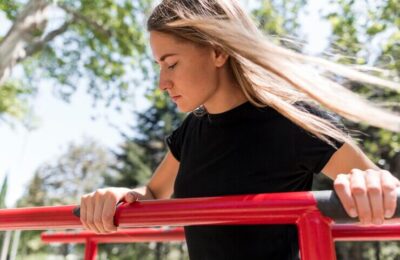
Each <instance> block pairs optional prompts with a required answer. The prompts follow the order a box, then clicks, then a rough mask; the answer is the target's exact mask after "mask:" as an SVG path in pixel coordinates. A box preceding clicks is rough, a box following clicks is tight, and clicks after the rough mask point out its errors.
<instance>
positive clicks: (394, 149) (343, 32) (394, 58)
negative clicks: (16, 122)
mask: <svg viewBox="0 0 400 260" xmlns="http://www.w3.org/2000/svg"><path fill="white" fill-rule="evenodd" d="M331 4H332V5H333V8H332V10H337V11H334V12H331V13H329V14H328V15H326V16H325V17H326V19H328V20H329V21H330V22H331V25H332V29H333V34H332V36H331V38H330V42H331V48H334V49H336V48H338V47H339V53H340V54H344V55H346V56H348V57H350V58H348V57H343V56H342V57H341V58H340V59H339V60H338V61H339V62H342V63H345V64H349V63H351V64H352V63H354V62H355V61H356V62H357V61H360V62H358V63H359V64H367V63H368V64H372V65H374V66H377V67H380V68H384V69H386V70H388V71H389V74H388V75H382V74H379V73H378V74H377V73H376V72H375V74H377V75H378V76H389V75H390V76H392V78H394V77H396V76H399V69H400V61H399V58H400V47H399V42H400V30H399V26H398V25H399V15H398V10H399V9H398V8H400V2H399V1H390V0H389V1H377V2H373V3H372V2H371V3H370V6H368V5H367V2H362V1H354V0H341V1H331ZM356 4H357V6H356ZM363 4H364V5H363ZM365 14H366V15H365ZM387 35H389V36H387ZM377 42H378V43H379V44H375V45H373V44H374V43H377ZM371 57H377V58H376V59H371ZM348 85H349V87H350V89H352V90H353V91H356V92H358V93H359V94H361V95H363V96H365V97H366V98H368V99H370V100H372V101H374V102H381V103H384V104H389V103H391V104H396V103H397V104H399V101H400V93H396V92H394V91H390V90H382V89H378V88H371V86H367V85H364V84H359V83H357V84H356V83H354V82H349V84H348ZM388 107H390V106H388ZM393 110H397V111H400V110H399V107H397V108H396V106H393ZM346 125H347V126H348V128H350V129H357V130H359V131H361V132H362V134H360V135H359V136H358V138H359V139H361V142H360V146H361V148H362V149H363V151H364V152H365V153H366V154H367V155H368V157H369V158H371V159H372V160H373V161H374V162H375V163H376V164H377V165H378V166H379V167H381V168H383V169H386V170H389V171H391V172H392V173H393V174H395V175H397V176H398V177H400V166H399V165H398V160H399V158H400V147H399V140H400V133H394V132H390V131H387V130H383V129H377V128H375V127H369V126H367V125H365V124H355V123H352V122H349V121H346ZM321 183H323V182H322V181H321V182H320V183H316V184H315V186H322V185H327V183H328V185H329V182H325V184H321ZM325 187H326V186H325ZM399 248H400V247H399V245H398V243H383V242H357V243H349V242H341V243H337V246H336V249H337V250H336V251H337V253H338V259H397V258H396V257H398V252H399Z"/></svg>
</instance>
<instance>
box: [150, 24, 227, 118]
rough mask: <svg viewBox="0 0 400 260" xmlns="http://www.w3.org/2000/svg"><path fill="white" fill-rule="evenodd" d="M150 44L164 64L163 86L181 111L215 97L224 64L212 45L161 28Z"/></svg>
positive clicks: (160, 84)
mask: <svg viewBox="0 0 400 260" xmlns="http://www.w3.org/2000/svg"><path fill="white" fill-rule="evenodd" d="M150 45H151V48H152V52H153V56H154V58H155V61H156V62H157V63H158V65H159V66H160V82H159V87H160V89H161V90H165V91H167V92H168V94H169V96H170V97H171V99H172V100H173V101H174V102H175V103H176V105H177V107H178V109H179V110H180V111H181V112H189V111H192V110H194V109H195V108H197V107H199V106H200V105H206V103H207V101H209V100H210V99H212V97H213V96H214V94H215V93H216V91H217V90H218V86H219V77H218V69H219V67H221V66H222V65H223V64H222V65H221V60H220V59H221V57H220V58H218V57H216V56H215V51H214V50H213V49H212V48H206V47H199V46H197V45H195V44H193V43H190V42H184V41H178V39H177V38H176V37H174V36H172V35H170V34H167V33H162V32H158V31H151V32H150ZM225 61H226V59H225ZM224 63H225V62H224Z"/></svg>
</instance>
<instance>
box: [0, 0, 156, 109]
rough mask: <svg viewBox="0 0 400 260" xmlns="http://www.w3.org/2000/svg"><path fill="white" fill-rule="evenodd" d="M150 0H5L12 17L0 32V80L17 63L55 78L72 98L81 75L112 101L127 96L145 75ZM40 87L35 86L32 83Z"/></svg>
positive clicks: (98, 96)
mask: <svg viewBox="0 0 400 260" xmlns="http://www.w3.org/2000/svg"><path fill="white" fill-rule="evenodd" d="M151 3H152V1H151V0H138V1H129V0H122V1H116V0H91V1H87V0H78V1H75V0H74V1H72V0H63V1H47V0H29V1H28V2H27V3H26V4H25V5H23V4H21V2H20V1H16V0H6V1H2V2H1V4H0V11H3V12H4V13H5V14H6V16H7V18H8V20H9V21H12V22H13V25H12V27H11V28H10V29H9V31H8V32H7V34H6V35H5V36H4V37H2V38H0V86H1V85H4V84H5V83H6V82H7V80H8V79H9V76H10V74H11V71H12V69H13V68H14V67H15V66H16V65H17V64H22V65H23V70H24V72H25V77H31V78H33V82H36V83H37V82H39V79H41V78H46V79H53V80H54V82H55V85H56V86H57V88H56V92H57V93H58V95H59V96H60V97H62V98H63V99H65V100H68V98H69V97H70V95H71V94H72V93H74V91H75V90H76V88H77V87H78V85H79V82H80V79H81V78H82V77H84V78H87V79H88V81H89V84H88V85H89V86H88V89H87V91H88V93H90V94H91V95H92V96H93V98H94V99H95V100H104V101H105V102H106V103H107V104H108V105H110V104H111V102H112V101H113V100H114V99H118V100H125V99H126V98H127V97H128V96H129V94H131V93H130V92H129V90H130V89H131V88H134V87H138V86H140V82H142V81H143V79H144V78H146V77H147V73H148V66H149V65H148V63H147V64H146V61H148V60H149V59H148V58H147V56H148V53H145V47H144V46H145V40H144V30H143V28H142V24H143V22H144V19H145V15H146V14H148V12H149V10H150V7H151ZM32 87H37V86H32Z"/></svg>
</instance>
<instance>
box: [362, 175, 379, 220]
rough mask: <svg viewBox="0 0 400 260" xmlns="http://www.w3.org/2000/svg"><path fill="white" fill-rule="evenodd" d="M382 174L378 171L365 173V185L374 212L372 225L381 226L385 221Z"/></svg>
mask: <svg viewBox="0 0 400 260" xmlns="http://www.w3.org/2000/svg"><path fill="white" fill-rule="evenodd" d="M380 176H381V174H380V172H379V171H376V170H367V171H365V183H366V186H367V193H368V198H369V205H370V207H371V211H372V223H374V224H375V225H380V224H382V223H383V221H384V214H383V198H382V188H381V177H380Z"/></svg>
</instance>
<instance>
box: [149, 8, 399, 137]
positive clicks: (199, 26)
mask: <svg viewBox="0 0 400 260" xmlns="http://www.w3.org/2000/svg"><path fill="white" fill-rule="evenodd" d="M147 29H148V30H149V31H152V30H155V31H160V32H166V33H170V34H172V35H174V36H176V37H178V38H181V39H184V40H188V41H191V42H193V43H195V44H200V45H204V46H211V47H213V48H221V49H222V50H224V51H225V52H227V53H228V54H229V55H230V58H229V62H230V68H231V70H232V72H233V74H234V76H235V79H236V81H237V82H238V84H239V85H240V87H241V89H242V91H243V92H244V94H245V95H246V97H247V99H248V100H249V101H250V102H251V103H252V104H254V105H255V106H258V107H266V106H270V107H272V108H274V109H276V110H277V111H278V112H279V113H281V114H282V115H283V116H285V117H286V118H288V119H289V120H291V121H292V122H294V123H295V124H297V125H298V126H300V127H302V128H303V129H305V130H307V131H309V132H311V133H312V134H314V135H315V136H317V137H318V138H320V139H322V140H324V141H326V142H327V143H329V144H331V145H334V144H333V142H332V141H331V140H332V138H333V139H335V140H338V141H341V142H347V143H354V142H353V139H352V138H351V137H350V136H349V135H348V134H346V133H344V132H343V131H341V130H340V129H338V128H337V127H336V126H335V125H334V124H332V123H331V122H330V121H328V120H326V119H324V118H321V117H319V116H316V115H314V114H311V113H309V112H308V111H307V110H305V109H301V107H299V106H296V105H295V103H297V102H299V101H306V102H308V103H314V104H316V105H320V106H323V107H325V108H326V109H329V110H331V111H333V112H335V113H337V114H339V115H341V116H343V117H345V118H347V119H349V120H352V121H355V122H365V123H368V124H370V125H373V126H377V127H381V128H386V129H389V130H391V131H396V132H400V115H398V114H395V113H393V112H391V111H388V110H385V109H382V108H380V107H379V106H378V105H376V104H374V103H371V102H370V101H368V100H366V99H364V98H362V97H361V96H359V95H357V94H355V93H353V92H352V91H350V90H349V89H347V88H346V87H344V86H342V85H341V84H339V83H337V82H334V81H332V80H330V79H329V78H328V77H327V76H323V75H322V73H321V72H319V71H318V68H323V69H324V70H325V71H326V72H330V73H333V74H336V75H340V76H344V77H346V78H349V79H351V80H355V81H359V82H364V83H370V84H373V85H376V86H380V87H386V88H390V89H393V90H397V91H400V84H398V83H395V82H392V81H388V80H385V79H381V78H378V77H375V76H371V75H368V74H366V73H363V72H360V71H358V70H355V69H353V68H350V67H347V66H345V65H341V64H338V63H335V62H331V61H328V60H325V59H322V58H317V57H311V56H307V55H304V54H300V53H297V52H295V51H292V50H290V49H286V48H284V47H282V46H279V45H276V44H274V43H272V41H270V40H269V39H268V38H267V36H266V35H264V34H263V33H262V32H261V31H260V30H259V29H258V28H257V26H256V25H255V23H254V22H253V21H252V20H251V18H250V17H249V16H248V15H247V14H246V12H245V11H244V9H243V8H242V7H241V6H240V5H239V3H238V1H237V0H163V1H162V2H161V3H160V4H159V5H158V6H156V7H155V9H154V10H153V12H152V14H151V15H150V17H149V19H148V22H147ZM311 65H313V66H314V67H312V66H311Z"/></svg>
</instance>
